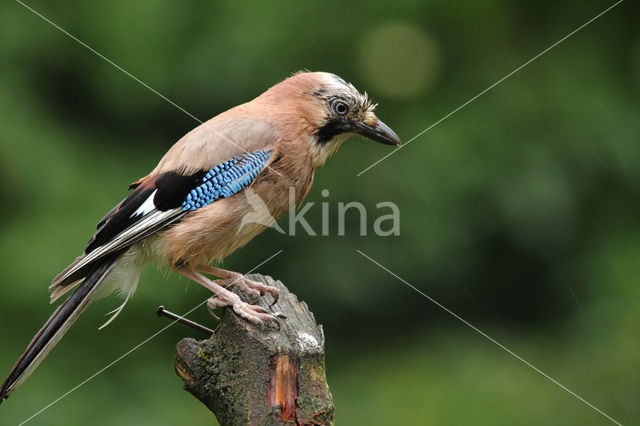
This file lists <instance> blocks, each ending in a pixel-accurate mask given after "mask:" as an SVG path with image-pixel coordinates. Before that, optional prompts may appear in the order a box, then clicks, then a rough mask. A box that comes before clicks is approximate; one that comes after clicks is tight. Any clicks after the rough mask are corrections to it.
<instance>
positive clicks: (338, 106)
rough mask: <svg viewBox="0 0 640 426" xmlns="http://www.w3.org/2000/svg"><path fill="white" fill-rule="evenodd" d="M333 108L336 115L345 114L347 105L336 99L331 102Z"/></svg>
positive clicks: (347, 108)
mask: <svg viewBox="0 0 640 426" xmlns="http://www.w3.org/2000/svg"><path fill="white" fill-rule="evenodd" d="M333 110H334V111H335V112H336V113H337V114H338V115H345V114H346V113H347V111H349V107H348V106H347V104H345V103H344V102H341V101H337V102H335V103H334V104H333Z"/></svg>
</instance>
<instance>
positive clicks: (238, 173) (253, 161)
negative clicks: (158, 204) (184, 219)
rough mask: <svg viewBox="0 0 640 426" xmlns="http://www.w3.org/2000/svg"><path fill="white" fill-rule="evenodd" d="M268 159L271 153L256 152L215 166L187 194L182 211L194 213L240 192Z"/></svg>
mask: <svg viewBox="0 0 640 426" xmlns="http://www.w3.org/2000/svg"><path fill="white" fill-rule="evenodd" d="M269 158H271V151H256V152H250V153H247V154H242V155H239V156H237V157H234V158H232V159H231V160H229V161H225V162H224V163H222V164H219V165H217V166H216V167H214V168H213V169H211V170H209V171H208V172H207V174H206V175H205V176H204V177H203V178H202V183H201V184H200V185H198V186H197V187H195V188H194V189H192V190H191V192H189V194H187V198H186V199H185V200H184V201H183V203H182V210H184V211H194V210H196V209H199V208H200V207H204V206H206V205H208V204H211V203H213V202H214V201H216V200H218V199H220V198H226V197H230V196H232V195H233V194H236V193H238V192H240V191H241V190H242V189H244V188H246V187H247V186H249V184H250V183H251V182H252V181H253V179H255V177H256V176H257V175H258V173H260V172H261V171H262V169H264V167H265V166H266V164H267V161H269Z"/></svg>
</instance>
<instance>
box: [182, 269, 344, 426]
mask: <svg viewBox="0 0 640 426" xmlns="http://www.w3.org/2000/svg"><path fill="white" fill-rule="evenodd" d="M249 278H251V279H253V280H256V281H260V282H263V283H265V284H267V285H272V286H275V287H277V288H279V289H280V298H279V299H278V301H277V303H276V304H275V305H274V306H272V307H270V306H269V305H270V304H271V303H273V298H272V297H271V295H265V296H262V297H260V298H259V299H258V301H257V302H256V303H257V304H259V305H260V306H262V307H263V308H265V309H267V310H268V311H270V312H272V313H275V312H281V313H283V314H284V315H286V317H287V318H286V319H281V320H280V324H281V327H280V329H277V328H276V327H274V326H256V325H253V324H250V323H248V322H247V321H245V320H242V319H240V318H238V317H237V316H236V315H235V313H234V312H233V310H232V309H229V308H225V309H224V310H223V314H222V318H221V321H220V324H219V325H218V328H217V329H216V331H215V333H214V334H213V335H212V336H211V338H209V339H208V340H203V341H200V342H198V341H196V340H195V339H193V338H185V339H182V340H181V341H180V342H179V343H178V345H177V347H176V349H177V356H176V359H175V363H174V366H175V369H176V372H177V374H178V376H180V378H181V379H182V380H183V381H184V388H185V389H186V390H187V391H189V392H190V393H191V394H193V395H194V396H195V397H196V398H198V399H199V400H200V401H201V402H202V403H203V404H204V405H206V406H207V407H208V408H209V409H210V410H211V411H212V412H213V413H214V414H215V415H216V417H217V419H218V421H219V422H220V424H221V425H246V424H252V425H258V424H259V425H283V424H294V425H330V424H333V421H334V407H333V398H332V396H331V393H330V391H329V386H328V384H327V380H326V374H325V365H324V334H323V332H322V326H319V325H317V324H316V322H315V319H314V317H313V314H312V313H311V312H310V311H309V308H308V307H307V305H306V303H304V302H299V301H298V299H297V297H296V296H295V295H294V294H292V293H290V292H289V290H288V289H287V288H286V287H285V286H284V284H282V283H281V282H280V281H275V280H273V278H271V277H265V276H262V275H255V274H254V275H250V276H249Z"/></svg>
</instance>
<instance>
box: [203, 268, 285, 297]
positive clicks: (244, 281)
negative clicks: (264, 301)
mask: <svg viewBox="0 0 640 426" xmlns="http://www.w3.org/2000/svg"><path fill="white" fill-rule="evenodd" d="M196 269H197V270H198V271H201V272H204V273H205V274H211V275H215V276H216V277H220V278H222V279H225V280H227V281H228V283H227V285H226V286H225V287H230V286H232V285H233V286H236V287H238V288H239V289H240V290H241V291H242V292H244V293H245V294H248V295H249V296H251V297H258V296H262V295H264V294H266V293H269V294H270V295H271V296H273V303H272V304H271V305H274V304H275V303H276V302H277V301H278V296H279V295H280V291H279V290H278V289H277V288H276V287H271V286H269V285H265V284H263V283H261V282H258V281H253V280H250V279H249V278H247V277H245V276H244V275H242V274H240V273H238V272H233V271H228V270H226V269H222V268H216V267H215V266H209V265H198V266H196Z"/></svg>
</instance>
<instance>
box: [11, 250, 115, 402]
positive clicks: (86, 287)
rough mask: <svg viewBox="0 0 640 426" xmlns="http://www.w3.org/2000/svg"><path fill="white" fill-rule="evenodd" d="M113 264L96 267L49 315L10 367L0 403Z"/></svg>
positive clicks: (57, 338) (69, 322)
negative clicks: (11, 367)
mask: <svg viewBox="0 0 640 426" xmlns="http://www.w3.org/2000/svg"><path fill="white" fill-rule="evenodd" d="M114 261H115V259H113V258H111V259H108V260H105V262H104V263H101V264H100V265H98V266H96V267H95V268H94V270H93V271H91V272H90V273H89V274H88V275H87V277H86V278H85V279H84V280H83V281H82V283H81V284H80V285H79V286H78V288H77V289H76V290H75V291H74V292H73V294H72V295H71V296H70V297H69V298H68V299H67V300H66V301H65V302H64V303H63V304H62V305H60V307H58V309H56V311H55V312H54V313H53V315H51V318H49V320H48V321H47V323H46V324H45V325H44V326H43V327H42V328H41V329H40V331H39V332H38V334H36V335H35V337H34V338H33V340H31V343H29V346H27V349H26V351H25V352H24V353H23V354H22V356H21V357H20V359H18V361H17V362H16V364H15V365H14V366H13V369H12V370H11V373H10V374H9V377H7V380H5V382H4V383H3V385H2V388H0V403H2V401H3V400H4V399H6V398H8V397H9V394H10V393H11V392H13V391H14V390H15V389H16V388H17V387H18V386H20V384H22V382H23V381H24V380H25V379H26V378H27V377H29V375H30V374H31V373H32V372H33V370H35V369H36V367H37V366H38V365H39V364H40V363H41V362H42V360H43V359H44V358H45V357H46V356H47V355H48V353H49V352H50V351H51V349H53V347H54V346H55V345H56V344H57V343H58V342H59V341H60V339H61V338H62V336H64V334H65V333H66V332H67V330H69V328H70V327H71V326H72V325H73V323H74V322H75V321H76V319H77V318H78V316H80V314H82V312H84V310H85V309H86V308H87V306H89V304H90V303H91V302H92V301H93V299H94V297H93V296H94V295H95V293H96V290H97V289H98V288H99V287H100V284H101V283H102V282H103V281H104V278H105V277H106V275H107V274H108V273H109V271H110V270H111V268H112V267H113V265H114Z"/></svg>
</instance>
